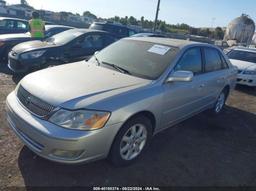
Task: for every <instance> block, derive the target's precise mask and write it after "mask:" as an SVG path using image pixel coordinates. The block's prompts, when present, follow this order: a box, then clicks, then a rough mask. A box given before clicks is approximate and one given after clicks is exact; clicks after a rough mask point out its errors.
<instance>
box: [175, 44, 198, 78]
mask: <svg viewBox="0 0 256 191" xmlns="http://www.w3.org/2000/svg"><path fill="white" fill-rule="evenodd" d="M179 70H185V71H191V72H193V73H194V74H195V75H196V74H200V73H201V72H202V56H201V50H200V48H191V49H189V50H188V51H186V52H185V53H184V54H183V56H182V57H181V59H180V61H179V62H178V64H177V65H176V67H175V71H179Z"/></svg>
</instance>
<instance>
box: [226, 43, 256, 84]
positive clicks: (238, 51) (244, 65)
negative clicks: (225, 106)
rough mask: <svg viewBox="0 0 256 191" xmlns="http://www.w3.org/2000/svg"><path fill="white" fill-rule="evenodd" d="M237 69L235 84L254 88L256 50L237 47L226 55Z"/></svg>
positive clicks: (255, 81) (255, 79)
mask: <svg viewBox="0 0 256 191" xmlns="http://www.w3.org/2000/svg"><path fill="white" fill-rule="evenodd" d="M227 55H228V57H229V59H230V61H231V63H232V64H233V65H234V66H236V67H237V68H238V75H237V84H241V85H247V86H254V87H255V86H256V49H253V48H242V47H237V48H233V49H231V50H230V51H229V52H228V53H227Z"/></svg>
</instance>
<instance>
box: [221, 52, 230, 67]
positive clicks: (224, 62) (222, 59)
mask: <svg viewBox="0 0 256 191" xmlns="http://www.w3.org/2000/svg"><path fill="white" fill-rule="evenodd" d="M220 57H221V61H222V69H227V68H229V66H228V63H227V61H226V59H225V58H224V56H223V55H220Z"/></svg>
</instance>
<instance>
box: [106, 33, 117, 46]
mask: <svg viewBox="0 0 256 191" xmlns="http://www.w3.org/2000/svg"><path fill="white" fill-rule="evenodd" d="M115 41H116V39H115V38H114V37H112V36H109V35H105V36H104V46H108V45H110V44H112V43H113V42H115Z"/></svg>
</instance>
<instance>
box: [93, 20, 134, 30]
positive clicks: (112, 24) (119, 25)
mask: <svg viewBox="0 0 256 191" xmlns="http://www.w3.org/2000/svg"><path fill="white" fill-rule="evenodd" d="M92 24H96V25H109V26H114V27H122V28H127V29H131V30H134V29H132V28H131V27H129V26H127V25H123V24H119V23H112V22H106V21H103V22H94V23H92Z"/></svg>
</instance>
